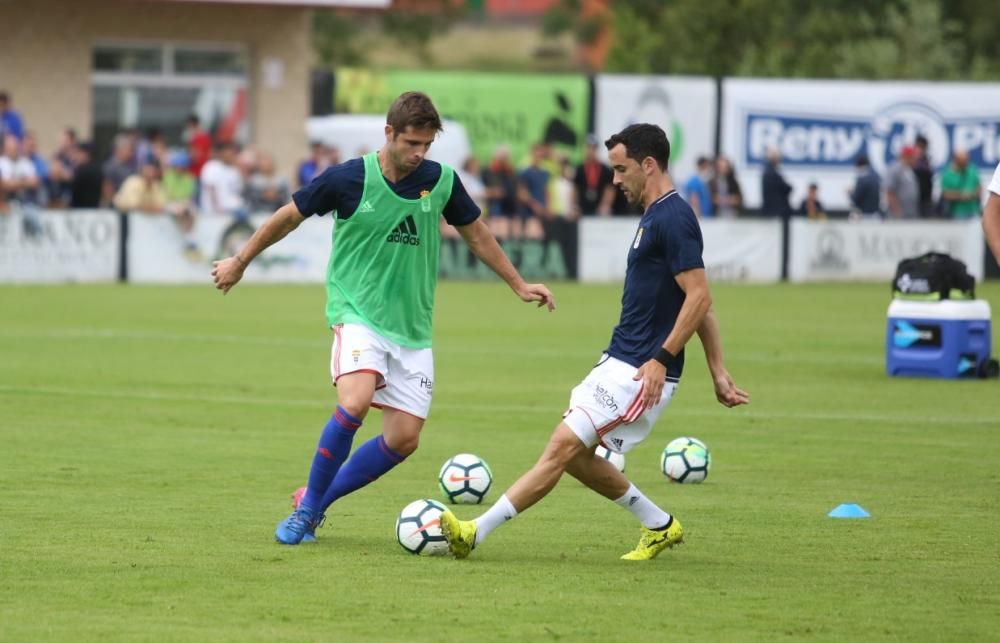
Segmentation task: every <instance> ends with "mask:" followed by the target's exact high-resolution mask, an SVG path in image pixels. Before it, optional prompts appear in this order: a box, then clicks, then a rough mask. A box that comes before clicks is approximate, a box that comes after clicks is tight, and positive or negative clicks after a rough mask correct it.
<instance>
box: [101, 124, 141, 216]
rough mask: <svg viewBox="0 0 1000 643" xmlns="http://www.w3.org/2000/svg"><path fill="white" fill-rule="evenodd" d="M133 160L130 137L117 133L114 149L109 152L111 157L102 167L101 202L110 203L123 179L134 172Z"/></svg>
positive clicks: (133, 150)
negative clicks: (102, 192)
mask: <svg viewBox="0 0 1000 643" xmlns="http://www.w3.org/2000/svg"><path fill="white" fill-rule="evenodd" d="M134 161H135V148H134V147H133V145H132V139H131V138H130V137H129V136H127V135H125V134H119V135H118V136H116V137H115V146H114V151H113V152H112V153H111V158H110V159H108V160H107V162H105V164H104V168H103V171H104V195H103V198H102V202H103V203H107V204H111V202H112V201H113V200H114V198H115V195H116V194H118V190H120V189H121V187H122V184H124V183H125V179H127V178H128V177H130V176H132V175H133V174H135V171H136V168H135V165H134Z"/></svg>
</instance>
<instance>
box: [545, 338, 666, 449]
mask: <svg viewBox="0 0 1000 643" xmlns="http://www.w3.org/2000/svg"><path fill="white" fill-rule="evenodd" d="M637 370H638V369H637V368H636V367H635V366H632V365H630V364H626V363H625V362H623V361H621V360H619V359H615V358H614V357H611V356H610V355H607V354H604V355H602V356H601V360H600V361H599V362H598V363H597V366H595V367H594V369H593V370H592V371H590V374H589V375H587V377H586V378H585V379H584V380H583V382H581V383H580V384H579V385H578V386H577V387H576V388H574V389H573V392H572V393H571V394H570V401H569V410H568V411H566V413H565V415H563V422H565V423H566V424H567V425H568V426H569V428H570V429H572V430H573V433H575V434H576V436H577V437H578V438H580V440H581V441H582V442H583V443H584V444H585V445H587V447H593V446H596V445H597V444H602V445H604V446H605V447H607V448H608V449H609V450H611V451H614V452H615V453H625V452H627V451H628V450H629V449H631V448H633V447H634V446H635V445H637V444H639V443H640V442H642V441H643V440H644V439H645V438H646V436H647V435H649V432H650V431H652V430H653V425H654V424H656V420H657V418H659V417H660V413H662V412H663V410H664V409H665V408H667V405H668V404H670V399H671V398H672V397H673V396H674V391H675V390H676V389H677V382H674V381H670V380H668V381H666V382H664V384H663V392H662V393H660V401H659V402H657V403H656V404H655V405H653V407H652V408H650V409H646V407H645V404H643V402H642V394H643V390H644V386H643V383H642V380H638V381H636V380H633V379H632V377H633V376H635V373H636V371H637Z"/></svg>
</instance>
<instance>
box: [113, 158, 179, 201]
mask: <svg viewBox="0 0 1000 643" xmlns="http://www.w3.org/2000/svg"><path fill="white" fill-rule="evenodd" d="M113 205H114V206H115V209H117V210H119V211H120V212H141V213H144V214H160V213H162V212H163V211H164V209H165V207H166V205H167V200H166V197H165V196H164V194H163V186H162V185H161V184H160V167H159V165H158V164H157V163H156V161H155V160H153V159H151V158H147V159H146V160H145V161H144V162H143V163H142V164H141V165H140V166H139V172H138V173H137V174H133V175H132V176H130V177H128V178H127V179H125V182H124V183H122V186H121V188H119V189H118V192H117V193H116V194H115V197H114V200H113Z"/></svg>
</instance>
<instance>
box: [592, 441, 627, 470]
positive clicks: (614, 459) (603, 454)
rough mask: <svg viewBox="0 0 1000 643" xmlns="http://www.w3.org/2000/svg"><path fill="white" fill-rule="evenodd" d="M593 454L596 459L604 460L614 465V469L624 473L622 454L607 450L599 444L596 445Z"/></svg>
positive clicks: (623, 456) (623, 457)
mask: <svg viewBox="0 0 1000 643" xmlns="http://www.w3.org/2000/svg"><path fill="white" fill-rule="evenodd" d="M594 454H595V455H596V456H597V457H598V458H604V459H605V460H607V461H608V462H610V463H611V464H613V465H615V469H618V470H619V471H621V472H622V473H625V455H624V454H622V453H615V452H614V451H612V450H611V449H609V448H607V447H605V446H602V445H600V444H599V445H597V450H596V451H594Z"/></svg>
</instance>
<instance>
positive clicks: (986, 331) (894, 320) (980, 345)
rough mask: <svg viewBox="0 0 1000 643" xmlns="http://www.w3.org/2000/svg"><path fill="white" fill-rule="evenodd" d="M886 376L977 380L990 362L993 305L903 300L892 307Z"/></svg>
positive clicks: (886, 335) (890, 309)
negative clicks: (980, 368)
mask: <svg viewBox="0 0 1000 643" xmlns="http://www.w3.org/2000/svg"><path fill="white" fill-rule="evenodd" d="M888 317H889V319H888V322H887V323H886V331H885V372H886V373H887V374H889V375H892V376H911V377H940V378H947V379H954V378H959V377H976V376H977V375H978V373H979V366H980V364H982V363H983V362H984V361H985V360H987V359H989V357H990V333H991V328H990V304H989V302H987V301H984V300H982V299H975V300H972V301H951V300H945V301H935V302H922V301H903V300H899V299H894V300H893V302H892V303H891V304H889V313H888Z"/></svg>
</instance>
